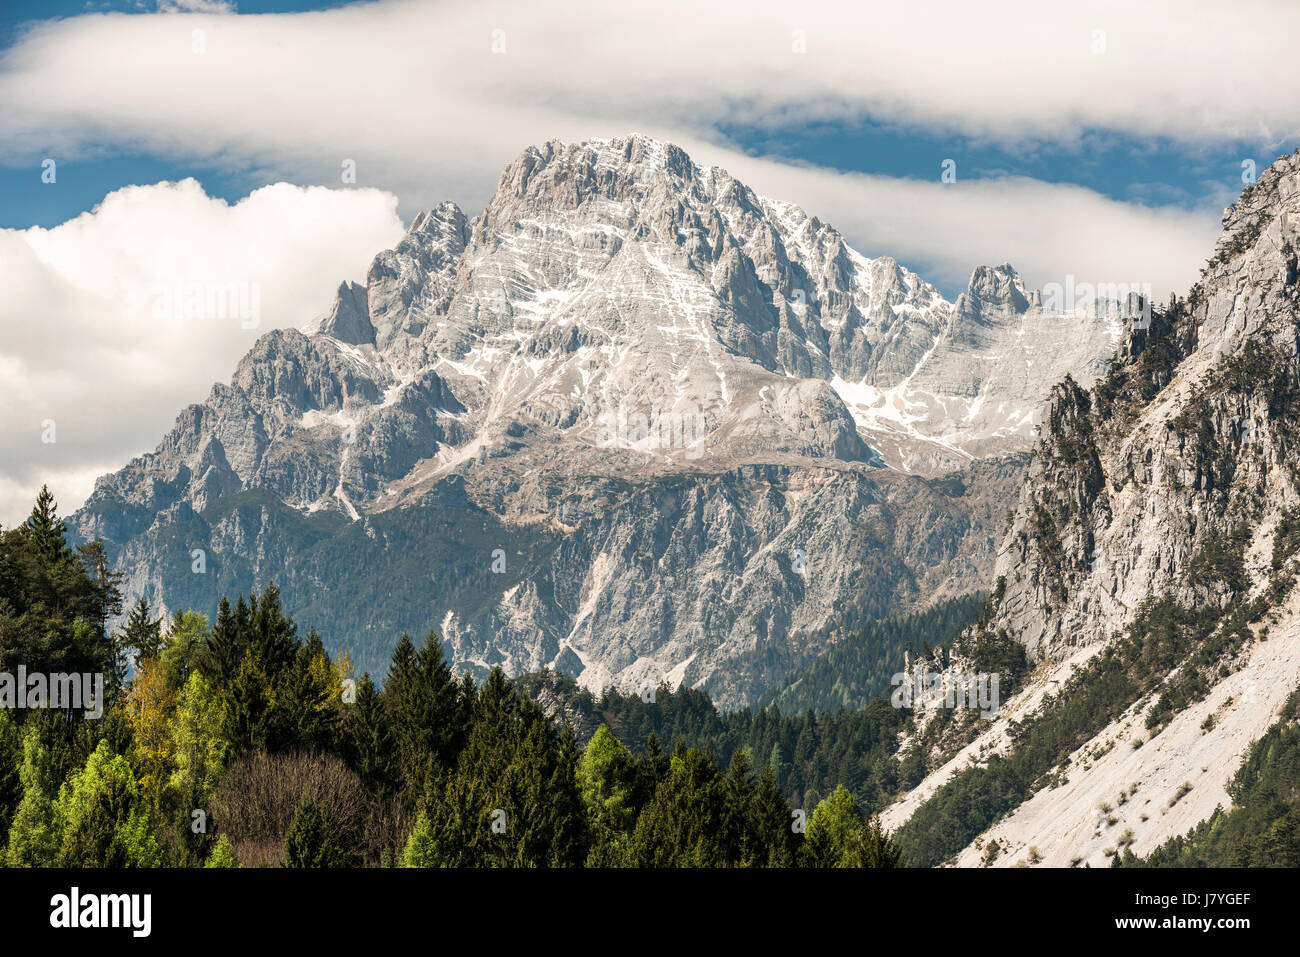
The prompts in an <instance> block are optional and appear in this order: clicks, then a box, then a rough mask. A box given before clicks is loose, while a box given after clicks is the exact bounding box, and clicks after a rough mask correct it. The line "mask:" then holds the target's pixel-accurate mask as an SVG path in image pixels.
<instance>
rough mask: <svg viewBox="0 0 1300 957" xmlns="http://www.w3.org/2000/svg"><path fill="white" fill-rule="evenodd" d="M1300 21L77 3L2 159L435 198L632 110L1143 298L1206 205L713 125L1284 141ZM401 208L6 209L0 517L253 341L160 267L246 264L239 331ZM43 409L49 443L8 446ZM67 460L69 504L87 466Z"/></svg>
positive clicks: (390, 1) (318, 291)
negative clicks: (743, 138)
mask: <svg viewBox="0 0 1300 957" xmlns="http://www.w3.org/2000/svg"><path fill="white" fill-rule="evenodd" d="M191 2H192V3H206V2H207V0H191ZM175 5H176V6H177V7H179V6H181V5H183V4H182V2H177V3H176V4H175ZM1297 28H1300V6H1297V5H1294V4H1291V3H1276V4H1255V5H1253V6H1250V7H1242V6H1238V7H1235V8H1233V7H1225V6H1223V5H1221V4H1211V3H1204V2H1195V0H1181V2H1173V0H1169V2H1157V3H1151V4H1141V5H1139V4H1132V3H1131V2H1105V3H1094V4H1090V5H1088V8H1087V10H1086V11H1084V10H1081V9H1076V8H1074V7H1073V6H1072V5H1050V4H1042V3H1041V2H1014V3H1004V4H1001V5H1000V6H999V7H990V6H989V5H987V4H971V3H968V2H964V0H963V2H953V3H935V2H924V0H915V2H911V3H907V4H871V5H866V4H862V5H851V4H846V3H842V2H841V3H828V2H816V0H811V2H804V3H799V4H791V3H789V2H788V0H780V2H778V0H726V2H717V3H711V4H707V5H706V4H699V3H698V2H695V0H665V2H663V3H659V4H656V5H655V6H654V7H653V8H652V11H647V9H646V8H645V7H644V6H637V5H628V4H617V3H609V2H607V0H570V2H568V3H565V4H564V5H563V6H562V7H561V6H559V5H557V4H544V3H536V2H529V0H484V2H475V3H467V2H441V3H426V2H408V0H384V2H379V3H370V4H357V5H353V6H349V7H343V8H339V9H334V10H329V11H321V12H312V13H304V14H292V15H259V16H255V17H252V16H242V15H231V14H228V13H221V14H214V15H206V14H202V13H183V12H181V13H173V14H169V15H167V16H123V15H93V16H84V17H78V18H72V19H65V20H59V21H55V22H51V23H49V24H45V25H41V26H38V27H36V28H35V29H33V30H31V31H29V32H27V33H25V34H24V35H23V36H22V37H21V38H20V40H19V41H18V42H17V44H16V45H15V46H13V47H12V48H10V49H9V50H7V51H5V53H4V54H3V57H2V58H0V103H4V104H5V108H4V110H3V111H0V154H3V155H4V156H6V158H7V160H8V161H11V162H29V163H31V164H32V166H33V168H35V166H36V164H37V163H39V161H40V160H41V159H42V158H44V157H47V156H49V157H53V158H56V159H59V160H64V159H71V158H76V157H81V156H85V155H87V154H91V153H94V152H96V151H98V150H102V149H106V148H107V149H119V150H126V151H135V152H150V153H155V154H158V155H162V156H167V157H172V158H175V159H178V160H181V161H202V162H206V163H211V164H216V165H218V166H219V167H221V168H228V169H231V170H237V171H240V172H244V171H247V170H249V169H250V168H251V169H253V170H255V171H256V174H257V175H258V176H260V177H262V179H261V180H260V181H264V182H265V181H274V180H277V179H289V180H294V181H300V182H302V181H306V182H326V183H334V184H338V183H339V175H340V168H341V165H342V164H343V163H344V162H345V161H347V160H353V161H355V163H356V170H357V181H358V183H359V185H360V186H363V187H364V186H369V187H374V188H376V189H378V190H384V191H387V193H389V194H393V195H395V196H397V197H400V199H401V212H402V213H403V214H404V215H406V216H409V215H411V214H412V213H413V212H414V211H415V210H416V209H418V208H427V207H429V206H432V205H433V204H434V203H436V202H438V201H441V200H443V199H446V198H452V199H455V200H456V201H458V202H460V203H461V204H462V205H463V206H464V207H465V208H466V209H467V210H468V211H469V212H471V213H473V212H475V211H477V209H479V208H481V206H482V204H483V203H484V202H485V201H486V199H487V198H488V197H489V195H490V194H491V192H492V190H493V188H494V186H495V183H496V180H497V176H498V174H499V172H500V170H501V169H502V168H503V166H504V165H505V164H506V163H507V162H509V160H510V159H512V158H513V157H514V156H515V155H516V154H517V153H518V152H519V151H520V149H521V148H522V147H523V146H525V145H527V144H529V143H537V142H541V141H543V140H546V139H551V138H561V139H567V140H576V139H583V138H586V137H589V136H592V135H605V136H614V135H622V134H625V133H627V132H628V131H629V130H632V129H639V130H642V131H643V132H646V133H649V134H652V135H656V136H659V137H661V138H665V139H670V140H673V141H675V142H678V143H680V144H681V145H682V146H684V147H685V148H687V149H688V150H689V151H690V152H691V153H692V155H693V156H694V158H695V159H696V160H697V161H698V162H701V163H705V164H716V165H721V166H726V167H727V168H729V169H731V170H732V171H733V172H734V173H735V174H736V175H737V176H739V177H740V178H741V179H743V180H745V181H747V182H748V183H749V184H750V185H752V186H753V187H754V188H755V189H757V190H759V191H760V192H763V193H765V194H768V195H772V196H776V197H779V198H782V199H788V200H791V201H794V202H798V203H800V204H802V205H804V206H805V207H807V208H808V209H809V210H810V211H811V212H813V213H815V214H817V215H819V216H820V217H821V218H823V219H824V220H826V221H827V222H829V223H831V224H833V225H835V226H837V227H839V228H840V229H841V230H842V231H843V232H844V233H845V234H846V235H847V236H848V237H849V239H850V241H851V242H853V243H854V244H855V245H857V246H859V247H861V248H862V250H863V251H864V252H866V253H868V254H884V253H887V254H890V255H893V256H895V257H897V258H898V259H900V260H902V261H903V262H904V263H906V264H907V265H909V266H911V267H913V268H916V269H918V271H921V272H922V273H923V274H924V275H926V277H927V278H930V279H932V280H935V281H937V282H939V283H941V284H942V285H944V287H945V288H949V289H951V288H953V287H954V286H960V285H962V284H963V283H964V279H965V276H966V275H967V274H968V273H969V271H970V269H971V268H972V267H973V266H975V265H978V264H980V263H992V262H1002V261H1007V260H1009V261H1011V262H1012V263H1014V264H1015V265H1016V266H1017V267H1018V268H1019V269H1020V270H1021V271H1022V272H1023V273H1024V274H1025V275H1026V278H1027V279H1028V280H1029V282H1030V283H1031V284H1034V285H1042V284H1043V283H1046V282H1053V281H1057V282H1059V281H1063V279H1064V276H1065V275H1066V274H1067V273H1073V274H1074V275H1075V276H1076V277H1077V278H1078V279H1080V280H1081V281H1089V282H1097V281H1106V282H1126V281H1133V282H1151V283H1152V285H1153V287H1154V289H1155V291H1156V292H1157V295H1160V296H1163V295H1164V294H1166V293H1167V291H1168V290H1170V289H1175V290H1185V289H1186V287H1187V285H1188V284H1189V283H1190V282H1191V281H1192V280H1193V279H1194V278H1195V274H1196V270H1197V268H1198V267H1199V265H1200V264H1201V263H1202V262H1203V261H1204V260H1205V259H1206V258H1207V257H1208V256H1209V254H1210V247H1211V244H1212V242H1213V238H1214V234H1215V232H1216V227H1217V224H1216V223H1215V221H1214V219H1215V217H1207V216H1198V215H1193V214H1190V213H1187V212H1183V211H1179V210H1176V209H1161V208H1158V207H1147V206H1143V205H1138V204H1131V203H1129V204H1126V203H1120V202H1115V201H1113V200H1110V199H1107V198H1105V197H1102V196H1100V195H1098V194H1096V193H1094V192H1091V191H1089V190H1086V189H1080V188H1077V187H1072V186H1068V185H1051V184H1046V183H1041V182H1036V181H1033V180H1026V179H1019V178H1007V179H996V180H987V181H975V180H968V179H966V178H964V177H963V176H961V174H962V173H963V172H964V171H960V170H959V181H958V183H957V184H954V185H950V186H945V185H942V184H940V183H938V182H937V178H938V175H937V174H938V164H939V161H940V160H941V159H942V157H935V158H934V162H933V163H931V164H928V165H927V167H926V168H924V169H918V170H916V171H915V174H914V175H915V179H902V180H897V179H889V178H886V177H879V176H864V175H858V174H845V173H838V172H835V171H830V170H825V169H815V168H803V167H797V166H793V165H790V164H788V163H781V162H775V161H773V160H771V159H765V158H761V157H759V158H755V157H749V156H745V155H743V154H741V153H738V152H736V151H735V150H733V149H730V148H729V147H728V146H727V145H726V144H725V142H724V141H723V140H722V139H721V138H720V137H719V136H718V134H717V132H716V131H717V130H718V129H721V128H725V124H727V123H736V122H754V123H760V124H763V125H765V126H768V127H770V128H771V129H772V130H774V131H775V132H774V135H780V131H781V130H782V129H783V128H784V125H788V127H789V128H790V129H798V127H799V126H800V125H801V124H803V123H805V122H807V121H809V120H811V119H818V118H824V119H835V120H840V121H848V122H852V121H853V120H854V119H856V118H865V117H870V118H871V119H872V120H873V121H876V122H879V121H884V122H886V123H896V124H901V125H906V126H912V127H918V128H923V129H926V130H931V131H941V132H946V133H949V134H953V135H962V136H972V137H987V138H991V139H995V140H997V141H999V142H1000V143H1002V144H1003V145H1004V146H1006V145H1009V144H1010V145H1014V144H1021V143H1026V144H1032V143H1033V142H1034V141H1044V140H1045V141H1052V142H1057V143H1067V144H1069V143H1072V142H1075V141H1077V140H1078V139H1079V138H1081V137H1083V136H1088V135H1094V134H1097V133H1101V134H1103V135H1106V134H1111V133H1113V134H1118V135H1120V136H1124V137H1129V138H1137V139H1141V140H1155V139H1160V138H1167V139H1171V140H1174V141H1178V142H1183V143H1185V144H1188V145H1189V147H1195V146H1197V145H1199V144H1205V143H1214V142H1232V141H1235V140H1237V139H1239V138H1242V137H1248V138H1250V139H1252V140H1261V139H1262V140H1276V141H1279V142H1280V141H1283V140H1285V139H1287V138H1292V137H1295V136H1296V135H1297V133H1300V71H1297V70H1295V69H1294V66H1293V48H1294V37H1295V36H1296V35H1297V33H1300V30H1298V29H1297ZM498 31H499V32H498ZM1095 31H1101V34H1096V33H1095ZM800 48H802V49H804V50H806V52H797V50H799V49H800ZM494 49H495V50H501V51H503V52H494ZM1097 50H1100V51H1101V52H1094V51H1097ZM1257 159H1259V161H1260V165H1261V167H1262V166H1263V165H1265V163H1266V162H1267V159H1268V158H1267V157H1258V158H1257ZM43 188H44V187H43ZM48 188H51V189H53V188H57V186H51V187H48ZM276 207H279V209H280V212H282V213H283V215H278V214H276V213H272V212H270V210H272V209H273V208H276ZM181 210H189V213H182V212H181ZM294 214H296V216H295V215H294ZM314 216H319V217H320V218H319V220H318V221H312V219H311V217H314ZM396 230H397V220H396V217H395V216H394V211H393V198H392V196H385V195H381V194H380V193H377V192H376V193H365V192H360V191H348V192H344V191H339V192H326V193H323V194H322V193H313V192H308V191H301V190H298V191H294V189H293V188H292V187H287V186H277V187H273V188H271V190H269V191H259V192H258V193H255V194H254V195H253V196H252V197H250V198H249V199H247V200H245V201H244V202H243V203H240V204H238V205H237V206H235V207H230V208H227V207H224V205H223V204H221V203H219V202H218V201H215V200H210V199H207V198H206V197H204V196H203V195H202V194H201V192H199V191H198V190H197V187H194V186H192V185H186V184H180V185H174V186H166V187H163V186H160V187H149V188H137V189H135V190H124V191H121V192H120V193H117V194H114V195H113V196H111V197H109V200H108V201H106V202H105V204H104V208H103V209H101V210H99V211H98V212H97V213H95V214H93V215H91V216H90V217H89V218H88V217H81V218H80V219H78V220H74V221H72V222H71V223H68V224H65V225H63V226H60V227H58V228H57V229H55V230H51V231H49V232H48V233H44V232H42V231H39V230H28V231H26V232H22V233H15V232H12V231H9V232H0V276H3V277H7V278H6V280H5V281H6V283H7V288H9V289H14V290H16V291H17V294H15V295H12V296H11V297H10V300H9V301H8V302H6V303H5V304H4V305H0V362H4V363H8V364H9V365H8V368H9V369H10V370H12V371H14V372H15V374H16V376H17V379H16V380H11V381H15V384H14V385H13V386H12V387H11V388H10V389H9V390H8V393H7V395H5V396H0V412H2V413H3V416H2V418H0V463H14V462H21V463H23V464H22V466H21V467H19V466H11V467H9V469H8V470H6V468H5V467H4V466H3V465H0V482H4V481H9V482H10V483H16V484H11V486H4V485H2V484H0V503H3V505H4V506H5V507H4V508H0V518H7V519H8V520H12V517H13V515H14V514H15V511H16V510H22V509H25V507H26V503H25V501H24V502H19V503H12V502H11V494H10V493H9V491H8V488H10V487H12V488H17V489H20V490H21V489H28V490H30V488H31V487H32V485H33V483H35V482H37V481H38V476H39V475H40V474H56V475H61V476H73V475H78V474H83V473H82V472H79V471H78V470H83V471H84V470H85V469H88V468H89V467H90V463H96V464H98V463H117V462H119V461H120V460H121V458H122V454H123V450H130V451H131V452H136V451H140V450H143V449H145V448H149V447H152V445H153V444H155V442H156V441H157V438H158V436H159V435H160V434H161V433H162V431H163V430H164V429H165V428H166V426H167V425H168V424H169V423H170V421H171V417H172V416H173V415H174V414H175V413H176V411H177V410H178V409H179V408H180V407H181V406H182V405H183V404H184V403H186V402H190V401H194V400H196V399H201V398H202V397H203V395H204V394H205V393H206V391H207V386H208V383H209V382H210V381H211V380H212V379H216V378H225V377H226V376H227V375H228V374H229V372H230V369H231V368H232V367H233V365H234V362H235V361H236V359H237V358H238V356H239V354H240V353H242V352H243V350H244V349H245V348H246V346H247V345H248V343H249V342H251V340H252V338H253V336H254V335H255V334H256V330H252V331H248V330H240V329H238V325H237V324H230V323H227V324H225V325H222V326H221V327H220V328H218V327H217V325H213V326H212V327H211V328H209V327H207V326H205V327H204V332H203V333H202V334H201V335H200V336H199V337H198V338H197V339H194V338H192V336H193V333H192V330H190V329H185V331H184V334H183V335H182V329H183V328H185V327H183V326H180V325H175V326H171V327H167V328H161V327H159V326H158V325H157V324H156V323H154V324H153V325H152V326H151V325H150V322H149V320H148V319H147V318H145V317H146V314H147V313H148V309H149V305H150V303H151V300H152V297H153V290H152V285H153V284H154V283H155V282H156V281H157V276H158V275H159V274H160V273H159V270H160V269H161V270H162V272H163V273H168V274H172V275H176V274H178V273H184V274H186V275H185V278H188V279H192V280H194V281H207V280H221V279H226V278H230V277H234V278H235V279H236V280H239V281H245V282H260V283H262V285H261V286H260V289H261V296H262V301H261V306H262V313H263V316H264V319H263V323H264V325H269V324H276V325H286V324H295V323H297V322H300V321H302V320H303V319H305V318H308V314H310V313H313V312H317V311H320V310H322V309H324V308H325V306H326V305H327V300H328V297H329V294H330V293H331V291H332V290H333V289H334V288H335V286H336V285H337V283H338V281H339V280H340V279H342V278H345V277H349V276H359V274H360V271H361V270H362V269H363V268H364V266H365V263H366V262H367V261H368V259H369V257H370V256H371V255H372V254H373V253H374V252H375V251H377V250H379V249H380V248H383V247H385V246H387V245H389V244H390V243H391V242H392V240H393V239H394V238H395V235H396ZM159 259H161V260H162V265H161V266H159V265H158V260H159ZM269 264H274V265H275V266H276V267H278V268H274V269H272V268H266V267H268V265H269ZM231 325H234V327H235V328H234V329H231V328H230V326H231ZM15 364H18V365H15ZM6 403H7V404H6ZM51 416H52V417H54V418H56V420H57V421H58V423H59V433H58V434H59V442H58V443H57V444H56V445H54V446H42V445H39V444H37V445H33V444H32V443H38V442H39V439H38V435H39V422H40V420H41V419H43V418H46V417H51ZM79 423H85V424H79ZM65 443H66V445H65ZM66 481H67V483H68V485H67V487H68V491H67V492H66V493H64V494H65V497H67V498H68V499H69V502H68V504H72V500H74V499H77V498H78V497H79V496H80V495H81V494H83V493H84V490H85V488H88V483H86V482H82V484H81V485H77V483H76V482H75V481H73V480H72V479H71V478H68V479H67V480H66Z"/></svg>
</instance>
